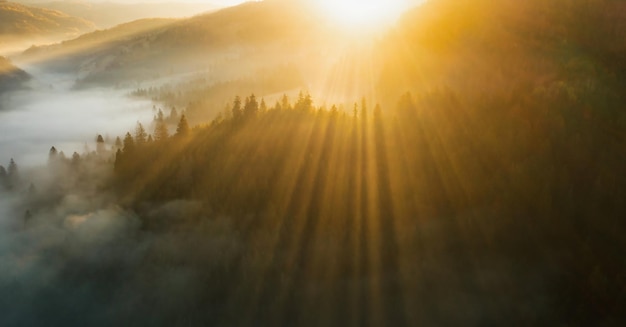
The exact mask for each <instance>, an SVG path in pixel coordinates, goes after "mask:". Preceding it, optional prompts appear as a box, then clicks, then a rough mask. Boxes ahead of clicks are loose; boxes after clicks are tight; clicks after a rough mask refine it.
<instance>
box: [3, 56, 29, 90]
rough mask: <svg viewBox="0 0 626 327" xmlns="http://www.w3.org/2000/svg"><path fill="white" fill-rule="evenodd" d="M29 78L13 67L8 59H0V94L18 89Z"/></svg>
mask: <svg viewBox="0 0 626 327" xmlns="http://www.w3.org/2000/svg"><path fill="white" fill-rule="evenodd" d="M29 79H30V76H29V75H28V74H27V73H26V72H25V71H23V70H21V69H19V68H17V67H15V66H14V65H13V64H12V63H11V62H10V61H9V60H8V59H6V58H4V57H0V94H2V93H4V92H6V91H10V90H14V89H16V88H20V87H21V85H22V83H24V82H26V81H28V80H29Z"/></svg>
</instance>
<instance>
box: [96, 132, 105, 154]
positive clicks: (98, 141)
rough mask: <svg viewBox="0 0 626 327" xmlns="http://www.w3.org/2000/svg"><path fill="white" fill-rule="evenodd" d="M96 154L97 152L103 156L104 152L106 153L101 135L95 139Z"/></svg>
mask: <svg viewBox="0 0 626 327" xmlns="http://www.w3.org/2000/svg"><path fill="white" fill-rule="evenodd" d="M96 152H98V154H103V153H104V152H106V147H105V144H104V138H103V137H102V135H98V137H96Z"/></svg>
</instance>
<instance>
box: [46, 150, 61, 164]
mask: <svg viewBox="0 0 626 327" xmlns="http://www.w3.org/2000/svg"><path fill="white" fill-rule="evenodd" d="M58 157H59V153H58V152H57V148H55V147H51V148H50V152H48V163H52V162H55V161H56V160H57V159H58Z"/></svg>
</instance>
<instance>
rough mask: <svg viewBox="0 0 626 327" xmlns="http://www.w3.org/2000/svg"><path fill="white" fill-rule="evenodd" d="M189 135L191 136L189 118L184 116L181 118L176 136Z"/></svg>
mask: <svg viewBox="0 0 626 327" xmlns="http://www.w3.org/2000/svg"><path fill="white" fill-rule="evenodd" d="M187 135H189V124H188V123H187V117H185V114H183V115H182V116H180V121H179V122H178V126H177V127H176V136H179V137H184V136H187Z"/></svg>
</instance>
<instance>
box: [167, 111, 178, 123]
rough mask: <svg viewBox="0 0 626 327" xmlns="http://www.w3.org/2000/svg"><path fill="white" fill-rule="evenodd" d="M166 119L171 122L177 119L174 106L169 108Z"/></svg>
mask: <svg viewBox="0 0 626 327" xmlns="http://www.w3.org/2000/svg"><path fill="white" fill-rule="evenodd" d="M168 120H169V121H170V122H172V123H175V122H177V121H178V110H176V107H172V109H171V110H170V116H169V117H168Z"/></svg>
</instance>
